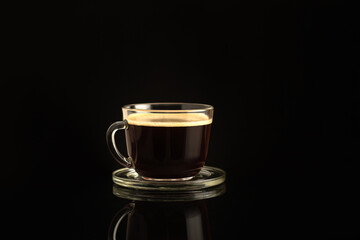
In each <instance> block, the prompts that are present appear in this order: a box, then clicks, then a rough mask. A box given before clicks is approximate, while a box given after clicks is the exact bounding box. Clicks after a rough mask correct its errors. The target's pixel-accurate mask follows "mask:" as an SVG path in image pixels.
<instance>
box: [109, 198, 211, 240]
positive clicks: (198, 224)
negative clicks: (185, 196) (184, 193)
mask: <svg viewBox="0 0 360 240" xmlns="http://www.w3.org/2000/svg"><path fill="white" fill-rule="evenodd" d="M126 215H127V227H126V239H127V240H132V239H137V240H138V239H157V240H161V239H189V240H190V239H194V240H195V239H196V240H202V239H211V236H210V226H209V218H208V212H207V208H206V202H205V200H198V201H189V202H146V201H134V202H132V203H130V204H128V205H127V206H125V207H124V208H123V209H122V210H121V211H120V212H119V213H118V214H117V215H116V216H115V218H114V220H113V223H112V228H113V230H111V231H110V232H109V239H118V238H119V237H118V235H123V234H121V233H119V232H118V228H119V224H120V222H121V220H123V219H124V218H125V216H126Z"/></svg>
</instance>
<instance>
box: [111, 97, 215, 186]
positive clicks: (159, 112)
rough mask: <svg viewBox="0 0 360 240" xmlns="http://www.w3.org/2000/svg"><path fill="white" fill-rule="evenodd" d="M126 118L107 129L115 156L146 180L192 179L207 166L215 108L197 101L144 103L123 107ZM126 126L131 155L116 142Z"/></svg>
mask: <svg viewBox="0 0 360 240" xmlns="http://www.w3.org/2000/svg"><path fill="white" fill-rule="evenodd" d="M122 112H123V121H118V122H115V123H113V124H112V125H111V126H110V127H109V129H108V130H107V133H106V139H107V144H108V147H109V150H110V152H111V154H112V156H113V157H114V158H115V160H117V161H118V162H119V163H120V164H121V165H123V166H125V167H128V168H134V169H135V171H136V172H137V173H138V174H139V175H140V176H141V177H142V178H143V179H146V180H156V181H181V180H190V179H191V178H193V177H194V176H195V175H196V174H197V173H198V172H199V171H200V170H201V168H202V167H203V166H204V164H205V160H206V157H207V153H208V148H209V140H210V130H211V124H212V120H213V113H214V108H213V107H212V106H210V105H206V104H197V103H141V104H129V105H126V106H124V107H123V108H122ZM118 130H125V137H126V146H127V151H128V155H129V156H128V157H125V156H123V155H122V154H121V153H120V152H119V150H118V148H117V147H116V143H115V133H116V132H117V131H118Z"/></svg>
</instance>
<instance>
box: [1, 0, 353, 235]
mask: <svg viewBox="0 0 360 240" xmlns="http://www.w3.org/2000/svg"><path fill="white" fill-rule="evenodd" d="M3 10H4V11H5V15H4V16H5V20H4V21H3V25H4V26H3V29H2V33H3V34H2V35H3V36H2V38H3V39H5V43H3V44H2V45H3V49H4V50H5V54H4V55H3V56H4V58H5V62H6V63H5V65H4V69H5V71H4V74H5V77H4V78H3V81H1V82H2V83H1V90H2V105H3V107H2V110H3V112H4V114H3V115H2V119H3V120H5V123H4V124H3V128H4V130H5V131H3V132H4V133H5V134H4V135H3V137H4V140H3V142H6V144H5V145H3V148H4V152H5V153H8V154H4V157H3V158H2V160H1V166H2V167H1V172H2V174H1V181H0V186H1V188H2V194H1V195H2V197H1V198H2V204H1V205H2V208H3V209H2V212H3V213H4V214H3V216H4V218H5V219H6V220H5V221H6V222H8V223H9V225H8V226H9V227H6V229H8V230H9V231H10V232H11V234H13V235H14V237H15V238H17V236H19V234H20V232H19V231H20V230H19V229H23V230H22V231H21V234H24V236H33V235H34V236H37V237H38V238H42V237H44V238H54V236H53V235H52V234H55V235H56V236H59V235H60V236H62V235H64V236H66V237H67V239H86V238H87V239H104V238H106V231H107V228H108V226H109V224H110V220H111V217H112V216H113V215H114V214H115V212H116V211H117V210H119V209H120V208H121V206H120V205H121V204H120V205H119V206H118V205H117V204H118V203H116V199H115V197H114V196H112V194H111V188H112V182H111V172H112V171H114V170H115V169H117V168H119V166H118V165H117V164H116V163H115V161H114V160H112V158H111V156H110V154H109V152H108V150H107V147H106V142H105V132H106V129H107V127H108V126H109V125H110V124H111V123H112V122H114V121H117V120H120V119H122V114H121V106H123V105H125V104H129V103H139V102H166V101H180V102H199V103H207V104H211V105H213V106H214V108H215V113H214V123H213V128H212V136H211V143H210V144H211V145H210V149H209V155H208V165H211V166H216V167H220V168H222V169H224V170H226V171H227V174H228V178H227V193H226V194H225V195H224V196H223V198H224V199H225V200H224V201H225V202H221V201H220V202H210V205H209V208H210V210H211V209H213V210H212V211H214V209H217V211H218V212H227V213H228V215H226V214H221V213H220V214H219V213H216V211H215V213H213V216H214V217H220V216H221V217H223V218H224V219H221V218H220V219H221V221H220V220H219V219H217V220H212V221H213V222H216V226H213V229H214V230H213V231H214V236H213V238H214V239H219V238H220V231H221V230H222V229H225V230H224V231H226V232H228V233H229V236H233V235H234V234H239V236H243V237H246V236H259V235H260V236H282V235H284V236H288V237H289V236H290V237H296V236H321V237H353V236H355V235H356V234H357V233H358V224H359V220H358V219H359V218H358V216H359V207H358V205H359V204H358V203H359V199H358V198H357V197H356V196H357V192H358V185H357V184H356V182H357V181H358V180H359V177H358V168H357V162H358V161H359V159H360V156H359V143H360V141H359V138H360V135H359V112H360V110H359V100H358V96H359V37H360V36H359V13H358V8H355V6H353V5H351V4H349V1H308V2H306V1H279V0H276V1H239V2H230V1H217V2H209V1H202V2H193V1H168V2H163V3H155V2H150V1H147V2H145V3H140V2H133V1H113V2H105V1H102V2H94V1H80V2H70V3H63V2H56V3H55V2H46V3H40V2H33V1H30V2H22V3H19V2H17V3H14V4H12V5H7V6H5V7H4V9H3ZM8 143H10V145H9V144H8ZM119 145H121V146H122V147H121V148H122V149H123V150H124V149H125V147H124V146H125V141H124V137H123V135H122V134H119ZM5 156H6V157H5ZM224 203H226V204H230V205H231V207H230V206H224ZM226 207H227V208H226ZM210 210H209V211H210ZM211 214H212V213H211V211H210V215H211ZM226 218H229V219H230V218H231V219H232V220H231V222H229V221H230V220H228V219H226ZM35 219H38V220H36V221H35Z"/></svg>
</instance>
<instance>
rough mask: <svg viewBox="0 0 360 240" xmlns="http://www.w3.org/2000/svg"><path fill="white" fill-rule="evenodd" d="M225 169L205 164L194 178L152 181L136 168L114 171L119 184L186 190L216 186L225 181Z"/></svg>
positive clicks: (166, 189) (165, 189) (114, 179)
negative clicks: (138, 172)
mask: <svg viewBox="0 0 360 240" xmlns="http://www.w3.org/2000/svg"><path fill="white" fill-rule="evenodd" d="M225 176H226V174H225V171H224V170H221V169H219V168H215V167H209V166H204V167H203V168H202V169H201V171H200V172H199V173H198V174H197V175H196V176H195V177H193V178H192V179H190V180H186V181H152V180H145V179H143V178H141V177H140V176H139V175H138V174H137V172H135V170H134V169H131V168H121V169H118V170H116V171H114V172H113V174H112V179H113V182H114V183H115V184H117V185H119V186H122V187H125V188H132V189H141V190H156V191H186V190H199V189H205V188H209V187H214V186H217V185H220V184H221V183H223V182H225Z"/></svg>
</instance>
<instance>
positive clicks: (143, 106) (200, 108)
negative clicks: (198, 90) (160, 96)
mask: <svg viewBox="0 0 360 240" xmlns="http://www.w3.org/2000/svg"><path fill="white" fill-rule="evenodd" d="M150 105H189V106H192V107H191V108H189V109H149V108H147V107H149V106H150ZM122 109H123V110H130V111H135V112H158V113H164V112H173V113H187V112H205V111H210V110H213V109H214V107H213V106H211V105H209V104H203V103H186V102H152V103H132V104H126V105H124V106H123V107H122Z"/></svg>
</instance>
